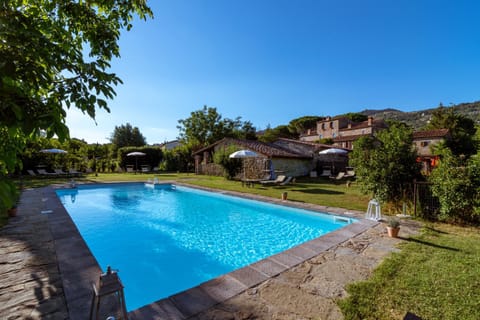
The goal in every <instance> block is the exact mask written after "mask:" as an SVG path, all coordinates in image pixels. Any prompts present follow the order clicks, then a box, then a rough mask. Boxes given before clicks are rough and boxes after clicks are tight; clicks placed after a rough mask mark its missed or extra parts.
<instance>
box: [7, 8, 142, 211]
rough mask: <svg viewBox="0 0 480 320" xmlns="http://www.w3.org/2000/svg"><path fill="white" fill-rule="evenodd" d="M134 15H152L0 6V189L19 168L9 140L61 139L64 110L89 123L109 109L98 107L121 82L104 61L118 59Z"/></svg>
mask: <svg viewBox="0 0 480 320" xmlns="http://www.w3.org/2000/svg"><path fill="white" fill-rule="evenodd" d="M135 15H137V16H139V17H140V18H142V19H145V18H146V17H147V16H152V12H151V10H150V8H149V7H148V6H147V5H146V1H144V0H112V1H73V0H26V1H19V0H3V1H1V2H0V97H1V99H0V130H6V131H5V132H6V133H7V134H8V135H9V137H8V138H6V139H3V138H2V139H1V140H0V149H2V150H0V151H3V150H7V152H5V153H4V152H0V171H1V172H0V175H1V176H0V189H4V188H7V185H6V182H5V179H6V174H10V173H12V172H13V171H14V170H15V169H16V168H18V167H19V166H20V164H19V163H18V162H19V159H18V157H17V154H19V152H18V153H11V152H10V151H9V150H10V149H11V145H10V141H12V140H18V139H19V138H20V137H21V138H22V139H23V138H27V137H33V136H38V135H39V134H40V132H41V131H43V132H45V134H46V136H47V137H48V138H51V137H53V136H55V135H56V136H57V137H58V138H59V140H60V141H63V140H65V139H67V138H68V137H69V132H68V128H67V126H66V124H65V118H66V109H65V108H70V107H76V108H78V109H80V110H81V111H82V112H83V113H87V114H88V115H89V116H90V117H92V118H94V117H95V110H96V109H97V108H100V109H105V110H107V111H109V109H108V106H107V102H106V101H107V100H108V99H112V98H113V97H114V96H115V91H114V90H113V88H114V86H116V85H117V84H119V83H121V80H120V78H119V77H118V76H117V75H116V74H114V73H110V72H108V69H109V68H110V61H111V59H112V58H114V57H119V56H120V50H119V46H118V40H119V37H120V31H121V30H122V29H127V30H129V29H130V28H131V27H132V26H131V21H132V20H133V18H134V16H135ZM5 132H2V133H1V134H2V135H3V134H4V133H5ZM15 145H16V148H22V147H23V143H16V144H15ZM5 172H6V173H5ZM0 201H2V202H3V198H2V199H0Z"/></svg>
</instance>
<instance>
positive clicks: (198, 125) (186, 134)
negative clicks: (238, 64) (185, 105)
mask: <svg viewBox="0 0 480 320" xmlns="http://www.w3.org/2000/svg"><path fill="white" fill-rule="evenodd" d="M178 123H179V125H178V126H177V128H178V130H179V131H180V137H179V138H180V139H181V140H182V141H183V142H184V143H185V144H188V145H191V146H192V147H193V148H194V149H195V148H201V147H204V146H207V145H209V144H212V143H214V142H215V141H218V140H220V139H223V138H225V137H230V138H244V139H253V138H255V127H253V125H252V123H251V122H249V121H245V122H243V121H241V117H237V118H236V119H233V120H232V119H229V118H225V119H223V118H222V115H221V114H220V113H218V112H217V108H212V107H207V106H204V107H203V108H202V109H201V110H197V111H193V112H191V113H190V117H188V118H186V119H181V120H178Z"/></svg>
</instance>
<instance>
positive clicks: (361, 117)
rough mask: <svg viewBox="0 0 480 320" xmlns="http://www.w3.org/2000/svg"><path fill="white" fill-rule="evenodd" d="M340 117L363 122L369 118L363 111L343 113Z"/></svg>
mask: <svg viewBox="0 0 480 320" xmlns="http://www.w3.org/2000/svg"><path fill="white" fill-rule="evenodd" d="M340 117H345V118H348V119H350V120H351V121H353V122H363V121H367V120H368V116H367V115H364V114H362V113H355V112H349V113H345V114H344V115H341V116H340Z"/></svg>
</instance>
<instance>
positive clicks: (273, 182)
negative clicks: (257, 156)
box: [260, 175, 287, 185]
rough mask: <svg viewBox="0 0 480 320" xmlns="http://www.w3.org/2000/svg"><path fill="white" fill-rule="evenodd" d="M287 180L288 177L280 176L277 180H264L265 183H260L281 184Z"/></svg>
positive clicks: (262, 182)
mask: <svg viewBox="0 0 480 320" xmlns="http://www.w3.org/2000/svg"><path fill="white" fill-rule="evenodd" d="M285 179H287V177H286V176H284V175H279V176H278V177H277V179H275V180H263V181H260V183H261V184H263V185H270V184H280V183H282V182H284V181H285Z"/></svg>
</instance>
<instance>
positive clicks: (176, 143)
mask: <svg viewBox="0 0 480 320" xmlns="http://www.w3.org/2000/svg"><path fill="white" fill-rule="evenodd" d="M181 145H182V143H181V142H180V141H179V140H172V141H166V142H164V143H160V144H158V146H159V147H160V148H161V149H162V150H163V151H168V150H172V149H175V148H176V147H179V146H181Z"/></svg>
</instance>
